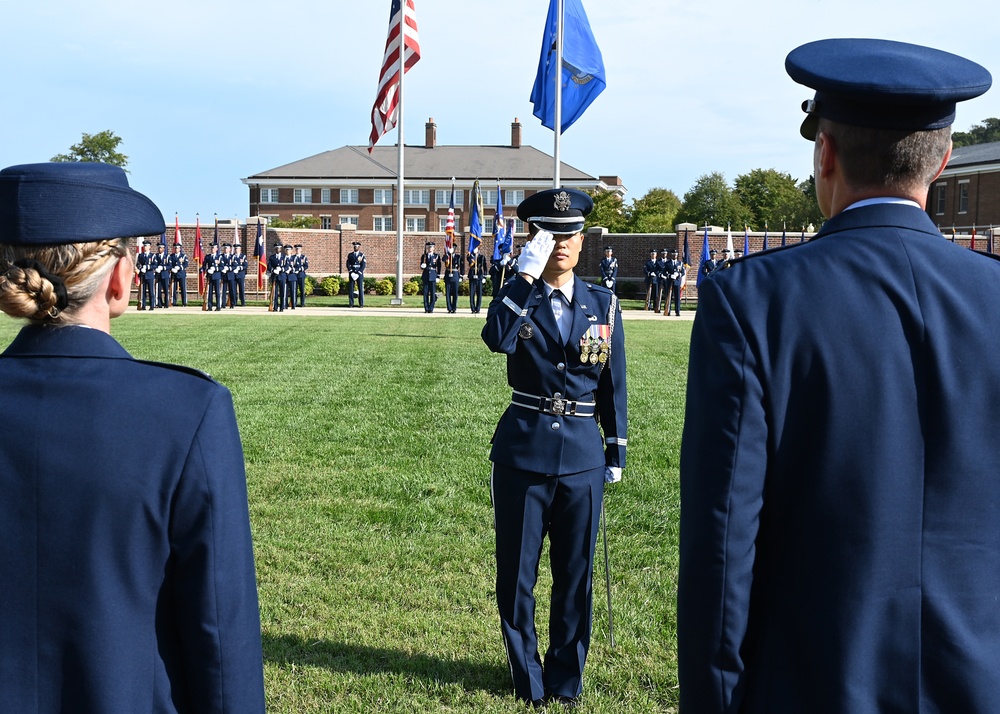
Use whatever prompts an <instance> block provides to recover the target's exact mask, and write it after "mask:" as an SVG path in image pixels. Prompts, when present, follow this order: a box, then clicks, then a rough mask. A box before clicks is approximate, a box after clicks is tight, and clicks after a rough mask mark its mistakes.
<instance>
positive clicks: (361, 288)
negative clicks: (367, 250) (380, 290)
mask: <svg viewBox="0 0 1000 714" xmlns="http://www.w3.org/2000/svg"><path fill="white" fill-rule="evenodd" d="M351 245H352V246H354V250H353V251H351V252H350V253H348V254H347V300H348V305H347V306H348V307H354V293H355V291H357V293H358V307H364V306H365V270H366V269H367V268H368V259H367V258H365V254H364V253H362V252H361V244H360V243H359V242H358V241H354V242H353V243H351Z"/></svg>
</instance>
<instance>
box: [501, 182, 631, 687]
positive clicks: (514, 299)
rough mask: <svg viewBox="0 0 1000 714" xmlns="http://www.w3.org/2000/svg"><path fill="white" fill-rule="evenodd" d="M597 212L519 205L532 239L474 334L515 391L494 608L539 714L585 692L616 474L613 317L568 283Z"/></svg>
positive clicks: (551, 194)
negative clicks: (545, 615)
mask: <svg viewBox="0 0 1000 714" xmlns="http://www.w3.org/2000/svg"><path fill="white" fill-rule="evenodd" d="M593 205H594V204H593V201H592V200H591V198H590V196H588V195H587V194H586V193H583V192H582V191H576V190H573V189H549V190H546V191H540V192H538V193H536V194H534V195H533V196H531V197H529V198H527V199H526V200H525V201H523V202H522V203H521V204H520V206H518V209H517V214H518V217H519V218H520V219H521V220H523V221H524V222H525V223H527V224H528V225H529V232H530V234H531V235H532V238H531V241H530V242H529V243H528V244H527V246H526V247H525V249H524V253H523V254H522V256H521V258H520V261H519V262H520V266H521V270H520V273H519V274H518V275H517V276H516V277H514V278H512V279H511V280H510V281H508V282H507V283H506V284H505V285H504V286H503V288H501V290H500V294H499V295H498V296H497V299H496V300H494V301H493V303H492V304H491V305H490V307H489V310H488V314H487V318H486V326H485V327H484V328H483V333H482V334H483V341H484V342H485V343H486V344H487V346H488V347H489V348H490V349H491V350H493V351H494V352H500V353H503V354H505V355H507V381H508V383H509V384H510V387H511V389H512V390H513V394H512V395H511V403H510V405H509V406H508V407H507V410H506V411H505V412H504V414H503V416H502V417H501V419H500V423H499V424H498V425H497V428H496V432H495V434H494V436H493V449H492V452H491V454H490V460H491V461H492V462H493V474H492V478H491V488H492V491H491V493H492V497H493V508H494V528H495V530H496V559H497V588H496V590H497V603H498V607H499V611H500V621H501V629H502V632H503V637H504V642H505V643H506V649H507V658H508V661H509V663H510V669H511V674H512V676H513V683H514V694H515V696H517V697H518V698H520V699H523V700H525V701H527V702H531V703H532V704H534V705H536V706H538V705H541V704H543V703H544V702H546V701H561V702H564V703H567V704H569V705H571V706H572V705H575V703H576V700H577V698H578V697H579V696H580V693H581V692H582V688H583V667H584V662H585V661H586V658H587V649H588V647H589V645H590V628H591V614H592V599H593V594H592V592H591V580H592V575H593V561H594V546H595V544H596V542H597V530H598V525H599V523H600V519H601V503H602V498H603V494H604V484H605V482H606V481H607V482H614V481H617V480H619V479H620V478H621V470H622V468H623V467H624V466H625V446H626V424H627V421H628V420H627V407H626V391H625V337H624V334H623V331H622V323H621V310H620V308H619V305H618V299H617V298H616V297H615V296H614V294H613V293H612V292H611V291H610V290H608V289H607V288H605V287H603V286H600V285H593V284H590V283H587V282H584V281H583V280H581V279H579V278H578V277H576V276H575V275H574V274H573V269H574V267H576V264H577V262H578V261H579V259H580V250H581V249H582V247H583V239H584V236H583V233H582V231H583V225H584V219H585V217H586V215H587V214H588V213H589V212H590V210H591V208H592V207H593ZM602 431H603V435H602ZM546 534H548V536H549V547H550V555H551V557H550V562H551V567H552V593H551V609H550V612H551V617H550V626H549V632H548V635H549V645H548V648H547V650H546V653H545V657H544V660H543V659H541V658H540V657H539V653H538V643H537V635H536V632H535V622H534V613H535V601H534V588H535V582H536V579H537V576H538V565H539V557H540V555H541V552H542V542H543V540H544V538H545V536H546Z"/></svg>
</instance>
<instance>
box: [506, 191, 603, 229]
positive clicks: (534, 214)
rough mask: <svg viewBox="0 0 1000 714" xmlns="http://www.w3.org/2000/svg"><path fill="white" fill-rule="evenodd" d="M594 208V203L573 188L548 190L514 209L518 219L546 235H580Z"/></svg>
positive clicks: (533, 196) (528, 198) (531, 197)
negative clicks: (543, 231)
mask: <svg viewBox="0 0 1000 714" xmlns="http://www.w3.org/2000/svg"><path fill="white" fill-rule="evenodd" d="M593 208H594V200H593V199H592V198H591V197H590V196H588V195H587V194H585V193H584V192H583V191H578V190H576V189H575V188H550V189H546V190H545V191H539V192H538V193H536V194H534V195H532V196H528V197H527V198H526V199H524V200H523V201H521V204H520V205H519V206H518V207H517V217H518V218H520V219H521V220H522V221H524V222H525V223H534V224H535V225H536V226H538V227H539V228H542V229H544V230H547V231H548V232H549V233H579V232H580V231H582V230H583V223H584V220H585V219H586V218H587V216H588V215H589V214H590V212H591V211H592V210H593Z"/></svg>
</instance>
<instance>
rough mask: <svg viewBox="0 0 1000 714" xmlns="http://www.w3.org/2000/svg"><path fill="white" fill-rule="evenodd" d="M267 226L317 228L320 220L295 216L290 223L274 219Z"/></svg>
mask: <svg viewBox="0 0 1000 714" xmlns="http://www.w3.org/2000/svg"><path fill="white" fill-rule="evenodd" d="M267 225H268V227H269V228H317V227H318V226H319V219H318V218H314V217H313V216H294V217H293V218H292V220H290V221H283V220H281V219H280V218H272V219H271V220H270V221H268V223H267Z"/></svg>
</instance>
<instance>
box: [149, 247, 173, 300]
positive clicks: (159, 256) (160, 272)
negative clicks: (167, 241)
mask: <svg viewBox="0 0 1000 714" xmlns="http://www.w3.org/2000/svg"><path fill="white" fill-rule="evenodd" d="M168 257H169V256H168V255H167V246H165V245H164V244H163V243H157V244H156V254H155V255H154V256H153V273H154V274H155V276H156V306H157V307H170V271H169V270H168V269H167V258H168Z"/></svg>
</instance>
